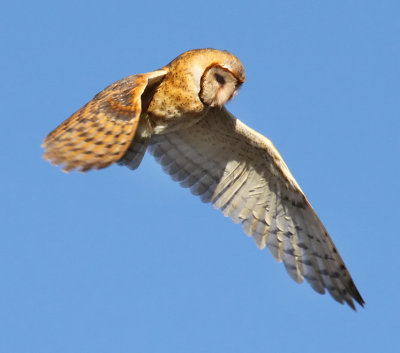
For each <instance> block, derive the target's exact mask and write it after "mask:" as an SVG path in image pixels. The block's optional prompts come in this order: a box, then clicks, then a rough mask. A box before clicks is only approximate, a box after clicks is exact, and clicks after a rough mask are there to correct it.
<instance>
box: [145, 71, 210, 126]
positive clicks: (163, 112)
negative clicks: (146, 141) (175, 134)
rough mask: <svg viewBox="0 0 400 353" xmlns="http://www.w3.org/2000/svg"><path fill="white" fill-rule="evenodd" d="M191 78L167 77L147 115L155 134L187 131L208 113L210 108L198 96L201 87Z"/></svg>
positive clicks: (151, 103) (152, 101)
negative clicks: (180, 130)
mask: <svg viewBox="0 0 400 353" xmlns="http://www.w3.org/2000/svg"><path fill="white" fill-rule="evenodd" d="M185 78H187V79H185ZM189 78H190V77H189V76H183V79H182V76H180V77H179V79H178V78H177V77H176V76H167V77H166V78H165V79H164V81H163V82H162V83H161V84H160V86H159V87H158V89H157V90H156V92H155V93H154V96H153V98H152V100H151V102H150V104H149V107H148V109H147V113H146V119H148V120H149V122H150V125H151V126H152V130H153V131H152V132H153V133H154V134H164V133H167V132H172V131H177V130H179V129H186V128H188V127H190V126H192V125H194V124H196V123H197V122H198V121H199V120H200V119H202V118H203V117H204V116H205V114H206V113H207V111H208V107H205V106H204V104H203V103H202V102H201V101H200V99H199V96H198V92H199V87H197V86H196V85H195V84H194V83H193V82H192V80H190V79H189Z"/></svg>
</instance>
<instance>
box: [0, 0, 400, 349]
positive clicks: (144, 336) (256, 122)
mask: <svg viewBox="0 0 400 353" xmlns="http://www.w3.org/2000/svg"><path fill="white" fill-rule="evenodd" d="M166 3H168V5H166ZM196 4H197V5H194V2H192V3H189V2H184V1H174V0H172V1H166V2H159V3H157V2H154V1H141V2H136V1H133V0H132V1H86V2H84V1H15V2H10V1H9V2H6V3H4V4H3V5H2V11H1V14H0V37H1V56H0V67H1V84H0V97H1V98H0V100H1V109H2V118H1V123H2V124H1V126H2V128H1V131H0V134H1V144H2V148H1V152H0V153H1V160H2V163H1V165H2V171H1V173H0V185H1V186H0V188H1V201H0V219H1V235H0V336H1V339H0V352H4V353H22V352H24V353H25V352H26V353H30V352H37V353H47V352H48V353H61V352H65V353H81V352H82V353H86V352H96V353H102V352H104V353H106V352H117V353H125V352H141V353H142V352H143V353H147V352H171V353H180V352H182V353H186V352H195V353H197V352H198V353H204V352H207V353H209V352H210V353H213V352H218V353H220V352H230V353H236V352H237V353H259V352H260V353H261V352H277V353H281V352H283V353H284V352H288V353H292V352H303V351H304V352H380V351H381V352H399V351H400V344H399V341H398V335H399V329H400V309H399V292H400V276H399V270H400V259H399V248H400V234H399V230H398V229H399V227H398V223H399V212H398V211H399V202H398V199H399V196H400V188H399V180H400V170H399V154H400V143H399V137H400V104H399V95H400V84H399V82H400V75H399V73H400V70H399V68H400V39H399V38H400V37H399V36H400V21H399V14H400V2H398V1H368V0H365V1H350V0H349V1H329V2H328V1H324V2H322V1H316V0H315V1H265V2H263V5H260V4H261V1H259V2H253V1H249V0H247V1H240V2H234V1H233V2H232V1H221V2H217V1H215V2H214V1H211V0H205V1H198V2H196ZM202 47H214V48H218V49H227V50H229V51H231V52H233V53H234V54H236V55H237V56H238V57H239V58H240V59H241V61H242V62H243V63H244V65H245V67H246V74H247V75H246V76H247V82H246V83H245V85H244V86H243V88H242V89H241V91H240V93H239V95H238V96H237V97H236V98H235V100H234V101H233V102H232V103H230V104H229V106H228V109H229V110H230V111H231V112H233V113H234V114H235V115H236V116H237V117H238V118H240V119H241V120H243V121H244V122H245V123H247V124H248V125H250V126H251V127H253V128H254V129H256V130H258V131H259V132H261V133H262V134H264V135H266V136H268V137H269V138H270V139H271V140H272V141H273V142H274V144H275V145H276V147H277V148H278V149H279V151H280V152H281V154H282V155H283V157H284V158H285V161H286V162H287V164H288V165H289V167H290V169H291V171H292V172H293V174H294V176H295V177H296V179H297V181H298V182H299V184H300V185H301V187H302V188H303V190H304V191H305V193H306V195H307V196H308V198H309V199H310V201H311V203H312V204H313V206H314V208H315V209H316V210H317V212H318V214H319V215H320V217H321V219H322V220H323V222H324V223H325V225H326V227H327V228H328V230H329V232H330V233H331V235H332V237H333V239H334V241H335V243H336V245H337V247H338V249H339V250H340V252H341V254H342V256H343V258H344V260H345V262H346V264H347V265H348V267H349V269H350V272H351V274H352V276H353V278H354V280H355V282H356V284H357V286H358V288H359V290H360V292H361V294H362V295H363V297H364V299H365V301H366V308H365V309H362V308H360V307H358V312H357V313H355V312H353V311H352V310H351V309H349V308H348V307H346V306H341V305H340V304H338V303H336V302H335V301H334V300H333V299H331V298H330V297H329V295H325V296H320V295H318V294H316V293H315V292H314V291H313V290H312V289H311V288H310V287H309V286H308V285H306V284H303V285H301V286H300V285H297V284H296V283H295V282H293V281H292V280H291V279H290V278H289V276H288V275H287V274H286V271H285V269H284V266H283V265H282V264H279V263H277V262H275V261H274V260H273V259H272V257H271V256H270V254H269V252H268V251H267V250H265V251H259V250H258V249H257V247H256V246H255V244H254V242H253V241H252V239H250V238H248V237H246V236H245V235H244V233H243V232H242V229H241V227H240V226H239V225H235V224H231V222H230V221H229V220H227V219H225V218H224V217H223V216H222V214H220V212H218V211H215V210H214V209H213V208H212V207H211V206H210V205H205V204H202V203H201V202H200V201H199V200H198V199H196V198H195V197H193V196H192V195H191V194H190V193H189V192H188V190H185V189H181V188H180V187H179V185H177V184H175V183H174V182H172V181H171V180H170V178H169V177H168V176H167V175H166V174H164V173H163V172H162V171H161V168H160V167H159V166H158V165H157V164H156V162H155V161H153V159H152V157H151V156H150V155H147V156H146V157H145V160H144V161H143V163H142V165H141V166H140V168H139V169H138V170H137V171H135V172H131V171H129V170H128V169H126V168H122V167H118V166H112V167H110V168H108V169H106V170H103V171H101V172H91V173H88V174H79V173H72V174H64V173H62V172H61V171H60V170H59V169H58V168H55V167H52V166H51V165H50V164H48V163H47V162H45V161H44V160H42V158H41V154H42V150H41V148H40V144H41V142H42V140H43V138H44V137H45V136H46V134H47V133H48V132H49V131H50V130H52V129H53V128H54V127H55V126H56V125H58V124H59V123H61V122H62V121H63V120H64V119H65V118H67V117H68V116H69V115H70V114H72V113H73V112H74V111H75V110H77V109H78V108H79V107H81V106H82V105H83V104H85V103H86V102H87V101H89V100H90V99H91V98H92V97H93V96H94V95H95V94H96V93H97V92H99V91H100V90H102V89H103V88H104V87H105V86H107V85H108V84H110V83H112V82H113V81H116V80H117V79H120V78H122V77H124V76H127V75H130V74H134V73H141V72H147V71H152V70H154V69H156V68H159V67H161V66H163V65H165V64H166V63H168V62H169V61H170V60H171V59H173V58H174V57H176V56H177V55H179V54H180V53H182V52H183V51H185V50H188V49H193V48H202Z"/></svg>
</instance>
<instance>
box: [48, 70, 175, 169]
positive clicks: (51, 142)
mask: <svg viewBox="0 0 400 353" xmlns="http://www.w3.org/2000/svg"><path fill="white" fill-rule="evenodd" d="M166 72H167V71H166V70H164V69H161V70H157V71H153V72H150V73H146V74H140V75H132V76H128V77H126V78H124V79H122V80H120V81H117V82H115V83H113V84H112V85H110V86H108V87H107V88H105V89H104V90H103V91H102V92H100V93H99V94H98V95H96V96H95V97H94V98H93V100H91V101H90V102H89V103H88V104H86V105H85V106H84V107H82V108H81V109H79V110H78V111H77V112H76V113H75V114H73V115H72V116H71V117H69V118H68V119H67V120H65V121H64V122H63V123H62V124H61V125H60V126H58V127H57V128H56V129H55V130H53V131H52V132H51V133H50V134H49V135H48V136H47V137H46V139H45V140H44V142H43V145H42V147H43V148H44V149H45V153H44V155H43V157H44V158H45V159H47V160H49V161H50V162H51V163H53V164H55V165H62V166H63V170H64V171H71V170H73V169H78V170H79V171H82V172H83V171H87V170H90V169H101V168H105V167H107V166H109V165H110V164H112V163H114V162H116V161H118V160H119V159H120V158H121V157H122V156H123V154H124V153H125V152H126V150H127V149H128V147H129V146H130V144H131V142H132V139H133V138H134V136H135V132H136V130H137V127H138V124H139V120H140V115H141V112H142V105H143V103H144V102H145V103H146V104H148V103H149V100H150V99H151V95H152V94H153V93H154V89H155V87H156V86H157V85H158V84H159V82H160V81H161V80H162V79H163V77H164V76H165V74H166Z"/></svg>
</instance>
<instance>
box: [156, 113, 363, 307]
mask: <svg viewBox="0 0 400 353" xmlns="http://www.w3.org/2000/svg"><path fill="white" fill-rule="evenodd" d="M150 152H151V153H152V154H153V155H154V157H155V158H156V160H157V161H158V162H159V163H160V164H161V165H162V167H163V169H164V171H166V172H167V173H168V174H170V175H171V177H172V179H174V180H175V181H178V182H180V184H181V185H182V186H183V187H187V188H190V190H191V192H192V193H193V194H194V195H198V196H200V198H201V199H202V201H203V202H211V203H212V204H213V205H214V207H215V208H217V209H221V210H222V212H223V214H224V215H225V216H227V217H230V218H231V219H232V220H233V221H234V222H236V223H242V225H243V229H244V231H245V232H246V234H248V235H252V236H253V238H254V240H255V241H256V243H257V245H258V247H259V248H260V249H263V248H264V247H266V246H267V247H268V248H269V250H270V252H271V254H272V255H273V256H274V258H275V259H276V260H278V261H283V263H284V265H285V267H286V269H287V271H288V273H289V275H290V276H291V277H292V278H293V279H294V280H295V281H296V282H298V283H301V282H302V280H303V278H305V279H306V280H307V281H308V282H309V283H310V285H311V286H312V287H313V288H314V289H315V290H316V291H317V292H318V293H324V292H325V289H327V290H328V291H329V293H330V294H331V295H332V296H333V298H334V299H336V300H337V301H338V302H340V303H343V302H346V303H347V304H348V305H349V306H350V307H352V308H353V309H355V306H354V303H353V299H355V300H356V301H357V302H358V303H359V304H360V305H363V304H364V301H363V299H362V298H361V296H360V294H359V292H358V290H357V288H356V286H355V284H354V282H353V280H352V279H351V276H350V274H349V272H348V270H347V268H346V266H345V265H344V263H343V260H342V259H341V257H340V255H339V253H338V251H337V250H336V247H335V245H334V244H333V242H332V240H331V238H330V237H329V235H328V233H327V231H326V229H325V228H324V226H323V225H322V223H321V221H320V220H319V218H318V216H317V215H316V213H315V212H314V210H313V208H312V207H311V205H310V204H309V202H308V201H307V199H306V197H305V196H304V194H303V192H302V191H301V189H300V187H299V186H298V184H297V183H296V181H295V179H294V178H293V176H292V175H291V173H290V171H289V169H288V168H287V166H286V164H285V163H284V161H283V160H282V158H281V156H280V155H279V153H278V152H277V150H276V149H275V148H274V146H273V145H272V143H271V142H270V141H269V140H268V139H267V138H265V137H264V136H262V135H260V134H258V133H257V132H255V131H254V130H252V129H250V128H249V127H248V126H246V125H245V124H243V123H242V122H240V121H239V120H237V119H235V118H234V117H233V116H232V115H231V114H230V113H229V112H228V111H227V110H226V109H225V108H223V109H218V108H215V109H212V110H210V113H209V114H208V115H207V117H206V118H205V119H204V120H202V121H200V122H199V123H197V124H196V125H194V126H193V127H191V128H189V129H184V130H182V131H177V132H173V133H169V134H165V135H153V137H152V138H151V140H150Z"/></svg>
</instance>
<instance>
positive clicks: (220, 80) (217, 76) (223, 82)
mask: <svg viewBox="0 0 400 353" xmlns="http://www.w3.org/2000/svg"><path fill="white" fill-rule="evenodd" d="M215 79H216V80H217V82H218V83H219V84H220V85H221V86H222V85H224V84H225V79H224V78H223V76H221V75H220V74H215Z"/></svg>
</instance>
